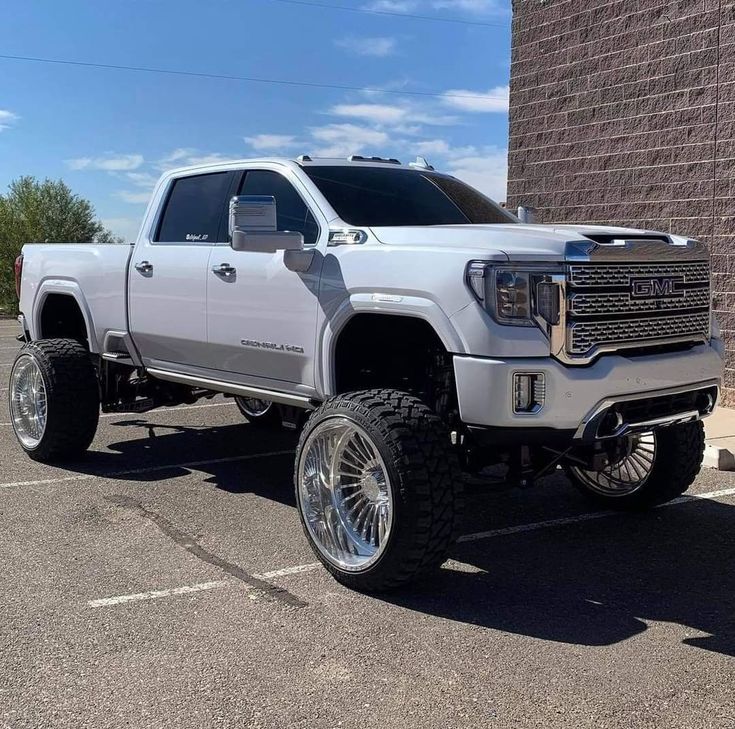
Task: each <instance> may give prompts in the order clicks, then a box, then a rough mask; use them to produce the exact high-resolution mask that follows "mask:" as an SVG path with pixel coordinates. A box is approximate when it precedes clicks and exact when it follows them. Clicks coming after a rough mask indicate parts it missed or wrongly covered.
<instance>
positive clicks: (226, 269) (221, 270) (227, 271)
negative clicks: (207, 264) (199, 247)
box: [212, 263, 237, 276]
mask: <svg viewBox="0 0 735 729" xmlns="http://www.w3.org/2000/svg"><path fill="white" fill-rule="evenodd" d="M212 273H217V274H219V275H220V276H232V275H233V274H235V273H237V269H236V268H235V267H234V266H231V265H230V264H229V263H220V264H218V265H216V266H212Z"/></svg>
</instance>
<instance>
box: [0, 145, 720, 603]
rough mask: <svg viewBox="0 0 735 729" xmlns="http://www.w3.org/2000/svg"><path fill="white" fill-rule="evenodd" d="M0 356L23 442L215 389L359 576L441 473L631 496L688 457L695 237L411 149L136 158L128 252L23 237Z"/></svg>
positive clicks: (358, 581)
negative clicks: (282, 439) (540, 481)
mask: <svg viewBox="0 0 735 729" xmlns="http://www.w3.org/2000/svg"><path fill="white" fill-rule="evenodd" d="M16 273H17V283H18V291H19V297H20V311H21V312H22V313H21V315H20V317H19V321H20V324H21V327H22V337H23V339H24V340H25V342H26V344H25V346H24V347H23V348H22V350H21V351H20V353H19V354H18V357H17V359H16V361H15V364H14V366H13V368H12V372H11V375H10V388H9V392H10V410H11V416H12V421H13V424H14V428H15V433H16V435H17V437H18V440H19V442H20V444H21V446H22V447H23V448H24V449H25V451H26V452H27V453H28V455H29V456H30V457H31V458H34V459H37V460H40V461H52V460H60V459H64V458H66V459H68V458H73V457H77V456H79V455H80V453H81V452H82V451H84V450H85V449H87V448H88V447H89V445H90V443H91V441H92V439H93V437H94V434H95V430H96V427H97V421H98V416H99V411H100V408H101V409H102V411H104V412H110V411H112V412H128V411H135V412H142V411H145V410H150V409H152V408H156V407H160V406H167V405H176V404H179V403H189V402H193V401H194V400H196V399H198V398H201V397H211V396H212V395H214V394H215V393H224V394H225V395H227V396H233V397H235V398H236V399H237V403H238V405H239V407H240V409H241V411H242V413H243V414H244V416H245V417H246V418H247V419H248V420H249V421H250V423H251V427H252V428H253V430H252V432H253V433H256V432H257V431H256V427H261V426H262V427H273V426H280V425H286V426H290V427H293V428H299V429H300V430H301V435H300V441H299V444H298V449H297V454H296V463H295V477H294V478H295V487H296V503H297V505H298V509H299V512H300V515H301V518H302V521H303V525H304V530H305V533H306V536H307V539H308V540H309V542H310V544H311V546H312V548H313V549H314V551H315V553H316V555H317V556H318V558H319V559H320V560H321V561H322V562H323V564H324V565H325V567H326V568H327V569H328V570H329V571H330V572H331V573H332V574H333V575H334V576H335V577H336V578H337V579H338V580H340V581H341V582H343V583H344V584H347V585H349V586H351V587H354V588H356V589H361V590H382V589H388V588H391V587H394V586H396V585H399V584H401V583H404V582H406V581H408V580H410V579H412V578H414V577H416V576H417V575H419V574H421V573H423V572H426V571H427V570H429V569H431V568H435V567H436V566H437V565H439V564H441V562H442V561H443V560H444V559H445V557H446V555H447V550H448V549H449V546H450V544H451V542H452V539H453V537H454V535H455V533H456V529H457V524H458V519H459V515H460V506H461V500H462V488H461V484H462V480H463V476H462V470H464V471H467V472H477V471H480V470H482V469H483V468H485V467H488V466H491V465H504V466H505V467H506V468H507V469H508V477H509V478H510V479H514V480H516V481H517V482H519V483H530V482H531V481H532V480H534V479H536V478H539V477H540V476H543V475H544V474H547V473H549V472H550V471H551V470H553V469H556V468H558V467H562V468H564V469H565V470H566V473H567V474H568V476H569V479H570V480H571V482H572V483H574V484H575V485H576V486H577V487H579V488H580V489H582V490H583V491H584V492H585V493H586V494H588V495H589V496H590V497H591V498H593V499H596V500H597V501H598V502H600V503H603V504H605V505H606V506H607V507H611V508H622V509H632V508H641V507H645V506H648V505H651V504H655V503H657V502H661V501H665V500H667V499H671V498H673V497H675V496H677V495H679V494H680V493H682V492H683V491H685V490H686V489H687V488H688V487H689V485H690V484H691V483H692V481H693V479H694V478H695V476H696V474H697V472H698V471H699V468H700V465H701V460H702V453H703V447H704V441H703V429H702V423H701V422H700V421H701V418H703V417H704V416H706V415H708V414H709V413H710V412H711V411H712V409H713V407H714V405H715V402H716V400H717V396H718V388H719V383H720V374H721V367H722V351H723V345H722V342H721V340H720V339H719V336H718V330H717V327H716V323H715V322H714V321H713V319H712V316H711V311H710V308H711V307H710V271H709V261H708V255H707V252H706V251H705V249H704V248H703V246H702V245H700V244H699V243H697V242H696V241H693V240H689V239H687V238H682V237H678V236H674V235H670V234H667V233H657V232H652V231H647V230H629V229H623V228H605V227H598V226H586V225H576V226H572V225H565V226H543V225H524V224H521V223H519V220H518V218H516V217H515V216H513V215H512V214H510V213H509V212H507V211H506V210H504V209H502V208H501V207H500V206H498V205H497V204H495V203H494V202H492V201H491V200H489V199H488V198H486V197H485V196H483V195H482V194H480V193H479V192H477V191H476V190H474V189H472V188H471V187H469V186H467V185H466V184H464V183H462V182H460V181H459V180H457V179H455V178H453V177H451V176H448V175H445V174H440V173H438V172H435V171H434V170H433V168H432V167H430V166H429V165H428V164H426V162H425V161H424V160H422V159H419V160H417V162H415V163H413V164H411V165H402V164H400V163H399V162H398V161H397V160H393V159H381V158H363V157H351V158H349V160H335V159H311V158H309V157H306V156H302V157H300V158H298V159H296V160H281V159H264V160H246V161H237V162H231V163H226V164H216V165H207V166H200V167H196V168H189V169H182V170H176V171H173V172H169V173H167V174H165V175H163V177H162V178H161V180H160V182H159V183H158V186H157V188H156V190H155V192H154V194H153V197H152V200H151V202H150V205H149V207H148V210H147V212H146V214H145V218H144V219H143V224H142V227H141V229H140V234H139V235H138V239H137V240H136V241H135V243H134V244H133V245H132V246H129V247H128V246H114V245H91V244H80V245H63V244H55V245H28V246H26V247H25V248H24V249H23V253H22V256H21V257H20V258H19V260H18V261H17V263H16Z"/></svg>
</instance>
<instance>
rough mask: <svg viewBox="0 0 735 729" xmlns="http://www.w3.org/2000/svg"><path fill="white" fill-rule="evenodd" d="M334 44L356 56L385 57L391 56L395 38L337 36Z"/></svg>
mask: <svg viewBox="0 0 735 729" xmlns="http://www.w3.org/2000/svg"><path fill="white" fill-rule="evenodd" d="M334 45H336V46H337V47H338V48H343V49H344V50H346V51H349V52H350V53H354V54H355V55H357V56H373V57H374V58H385V57H386V56H392V55H393V54H394V53H395V51H396V45H397V43H396V39H395V38H388V37H377V38H358V37H355V36H347V37H346V38H338V39H337V40H335V41H334Z"/></svg>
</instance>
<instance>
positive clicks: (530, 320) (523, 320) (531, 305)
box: [467, 261, 560, 326]
mask: <svg viewBox="0 0 735 729" xmlns="http://www.w3.org/2000/svg"><path fill="white" fill-rule="evenodd" d="M549 269H551V265H549V267H548V268H544V269H542V268H531V267H529V268H528V269H515V268H505V267H503V266H494V265H492V264H489V263H485V262H482V261H472V262H471V263H470V264H469V266H468V267H467V283H468V284H469V286H470V288H471V289H472V291H473V293H474V294H475V296H476V297H477V298H478V300H479V301H480V302H481V303H482V304H483V305H484V306H485V308H486V309H487V310H488V312H489V313H490V314H491V315H492V316H493V318H494V319H495V321H497V322H498V323H499V324H506V325H511V326H534V325H537V324H539V323H540V322H538V320H537V319H538V317H541V319H543V320H544V322H546V323H547V324H551V325H555V324H558V322H559V308H560V301H559V287H558V286H557V285H556V284H555V283H554V281H553V278H554V273H553V272H552V271H550V270H549Z"/></svg>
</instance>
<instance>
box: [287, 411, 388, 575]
mask: <svg viewBox="0 0 735 729" xmlns="http://www.w3.org/2000/svg"><path fill="white" fill-rule="evenodd" d="M298 498H299V507H300V509H301V513H302V516H303V519H304V524H305V525H306V529H307V531H308V532H309V535H310V536H311V538H312V541H313V542H314V544H315V545H316V547H317V549H318V550H319V552H320V553H321V554H322V556H324V558H325V559H327V560H328V561H329V562H331V563H332V564H334V565H335V566H336V567H338V568H339V569H342V570H345V571H349V572H358V571H362V570H365V569H367V568H368V567H370V565H372V564H374V563H375V562H376V561H377V560H378V559H379V558H380V556H381V555H382V554H383V552H384V551H385V548H386V545H387V544H388V541H389V538H390V534H391V530H392V528H393V512H394V506H393V489H392V486H391V482H390V477H389V476H388V470H387V468H386V467H385V462H384V461H383V458H382V457H381V455H380V453H379V452H378V449H377V447H376V445H375V443H374V442H373V440H372V438H371V437H370V436H369V435H368V434H367V432H366V431H365V430H363V429H362V428H361V427H360V426H359V425H357V424H356V423H354V422H353V421H351V420H349V419H348V418H344V417H334V418H329V419H326V420H323V421H322V422H321V423H319V424H318V425H317V426H316V427H315V428H314V430H313V431H312V432H311V433H310V434H309V437H308V438H307V439H306V442H305V443H304V447H303V449H302V451H301V457H300V460H299V467H298Z"/></svg>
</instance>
